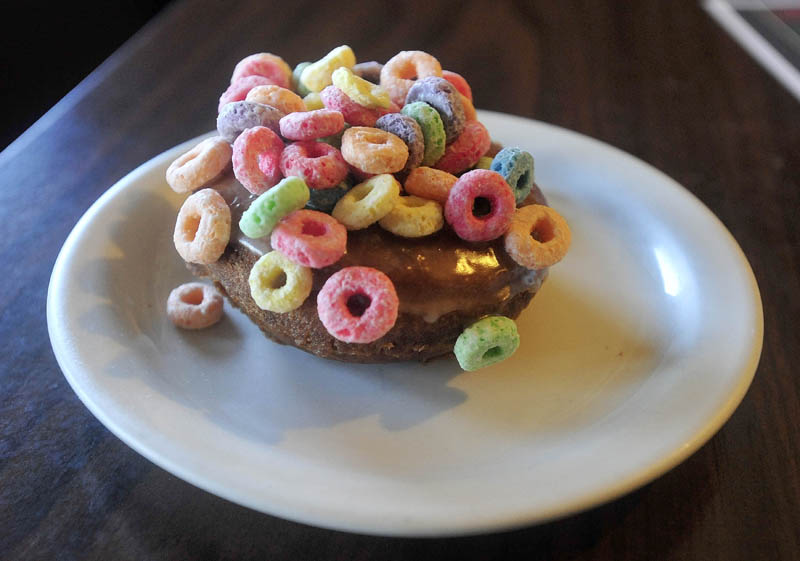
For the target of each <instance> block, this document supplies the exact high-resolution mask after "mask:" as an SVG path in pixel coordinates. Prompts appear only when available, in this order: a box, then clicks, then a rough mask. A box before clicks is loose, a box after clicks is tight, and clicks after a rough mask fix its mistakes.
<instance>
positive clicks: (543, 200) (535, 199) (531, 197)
mask: <svg viewBox="0 0 800 561" xmlns="http://www.w3.org/2000/svg"><path fill="white" fill-rule="evenodd" d="M528 205H547V197H545V196H544V193H542V190H541V189H539V186H538V185H536V182H534V184H533V187H531V192H530V193H528V196H527V197H525V200H524V201H522V203H520V204H519V205H517V206H528Z"/></svg>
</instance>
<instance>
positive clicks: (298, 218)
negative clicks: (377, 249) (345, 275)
mask: <svg viewBox="0 0 800 561" xmlns="http://www.w3.org/2000/svg"><path fill="white" fill-rule="evenodd" d="M270 245H272V248H273V249H277V250H278V251H280V252H281V253H283V254H284V255H285V256H286V257H288V258H289V259H290V260H291V261H294V262H295V263H297V264H298V265H303V266H304V267H311V268H312V269H321V268H322V267H327V266H328V265H333V264H334V263H336V262H337V261H338V260H339V259H340V258H341V257H342V255H344V252H345V249H346V248H347V229H346V228H345V227H344V226H343V225H342V224H340V223H339V221H338V220H336V219H335V218H333V217H331V216H330V215H329V214H325V213H324V212H318V211H316V210H305V209H303V210H296V211H294V212H292V213H291V214H289V215H287V216H285V217H284V218H283V219H282V220H281V221H280V222H278V225H277V226H275V229H274V230H272V237H271V238H270Z"/></svg>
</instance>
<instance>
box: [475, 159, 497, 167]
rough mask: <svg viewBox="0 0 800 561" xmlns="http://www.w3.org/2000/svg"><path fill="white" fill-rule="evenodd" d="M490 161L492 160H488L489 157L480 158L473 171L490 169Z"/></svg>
mask: <svg viewBox="0 0 800 561" xmlns="http://www.w3.org/2000/svg"><path fill="white" fill-rule="evenodd" d="M492 161H494V158H490V157H489V156H481V158H480V159H479V160H478V163H477V164H475V169H490V168H491V167H492Z"/></svg>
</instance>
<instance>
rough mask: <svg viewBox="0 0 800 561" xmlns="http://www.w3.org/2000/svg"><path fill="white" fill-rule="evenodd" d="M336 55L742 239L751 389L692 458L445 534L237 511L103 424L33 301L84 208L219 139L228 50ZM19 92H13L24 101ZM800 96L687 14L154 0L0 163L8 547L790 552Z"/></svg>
mask: <svg viewBox="0 0 800 561" xmlns="http://www.w3.org/2000/svg"><path fill="white" fill-rule="evenodd" d="M342 43H347V44H349V45H351V46H352V47H353V49H354V50H355V51H356V53H357V54H358V56H359V59H361V60H373V59H374V60H379V61H384V60H386V59H387V58H389V57H390V56H392V55H393V54H394V53H396V52H397V51H399V50H403V49H422V50H425V51H428V52H430V53H433V54H434V55H436V56H437V57H438V58H439V59H440V60H441V61H442V63H443V65H444V66H445V67H446V68H449V69H451V70H454V71H456V72H460V73H463V74H464V75H465V76H467V77H468V79H469V81H470V83H471V85H472V88H473V91H474V93H475V98H476V105H478V106H479V107H481V108H485V109H493V110H497V111H503V112H506V113H513V114H516V115H522V116H526V117H533V118H536V119H540V120H543V121H547V122H550V123H554V124H557V125H561V126H564V127H567V128H570V129H573V130H576V131H579V132H581V133H585V134H588V135H591V136H593V137H596V138H598V139H600V140H603V141H605V142H608V143H610V144H612V145H614V146H617V147H619V148H621V149H622V150H625V151H628V152H630V153H631V154H633V155H635V156H637V157H639V158H641V159H643V160H645V161H647V162H649V163H651V164H652V165H654V166H655V167H657V168H659V169H661V170H662V171H664V172H665V173H667V174H668V175H670V176H671V177H673V178H674V179H676V180H677V181H678V182H679V183H681V184H682V185H684V186H685V187H686V188H687V189H688V190H690V191H691V192H692V193H694V194H695V195H697V197H699V198H700V199H701V200H702V201H703V202H704V203H705V204H706V205H707V206H708V207H709V208H710V209H711V210H712V211H713V212H714V213H715V214H716V215H717V216H718V217H719V218H720V219H721V220H722V222H723V223H724V224H725V226H727V228H728V229H729V230H730V231H731V233H732V234H733V235H734V237H735V238H736V239H737V240H738V242H739V244H740V245H741V247H742V249H743V250H744V252H745V254H746V256H747V257H748V259H749V260H750V263H751V265H752V267H753V270H754V272H755V275H756V278H757V280H758V283H759V286H760V290H761V297H762V299H763V304H764V316H765V336H764V348H763V353H762V357H761V363H760V365H759V368H758V371H757V373H756V376H755V380H754V382H753V384H752V386H751V388H750V390H749V392H748V394H747V395H746V397H745V399H744V401H743V402H742V404H741V405H740V406H739V408H738V409H737V411H736V412H735V413H734V415H733V416H732V418H731V419H730V420H729V421H728V423H727V424H726V425H725V426H724V427H723V428H722V430H721V431H720V432H719V433H718V434H717V435H716V436H714V437H713V438H712V439H711V440H710V441H709V442H708V443H707V444H706V445H705V446H703V447H702V448H701V449H700V450H699V451H698V452H697V453H695V454H694V455H693V456H691V457H690V458H689V459H688V460H686V461H685V462H684V463H683V464H681V465H680V466H678V467H677V468H675V469H674V470H672V471H670V472H669V473H667V474H666V475H664V476H663V477H661V478H659V479H657V480H656V481H654V482H652V483H650V484H648V485H646V486H645V487H643V488H641V489H639V490H637V491H635V492H633V493H631V494H629V495H627V496H625V497H622V498H620V499H618V500H615V501H613V502H611V503H609V504H606V505H604V506H600V507H598V508H595V509H592V510H590V511H588V512H584V513H581V514H577V515H574V516H571V517H568V518H566V519H563V520H559V521H554V522H551V523H547V524H543V525H540V526H535V527H530V528H525V529H519V530H514V531H511V532H504V533H497V534H491V535H482V536H472V537H464V538H450V539H400V538H381V537H370V536H361V535H354V534H347V533H342V532H336V531H331V530H324V529H318V528H314V527H310V526H306V525H303V524H298V523H293V522H287V521H285V520H281V519H279V518H275V517H271V516H268V515H264V514H259V513H256V512H253V511H250V510H248V509H246V508H243V507H240V506H237V505H235V504H232V503H229V502H227V501H225V500H223V499H220V498H217V497H215V496H213V495H211V494H208V493H206V492H204V491H200V490H198V489H197V488H195V487H193V486H191V485H189V484H188V483H185V482H183V481H181V480H179V479H177V478H176V477H174V476H172V475H170V474H169V473H167V472H165V471H163V470H162V469H160V468H158V467H156V466H154V465H153V464H151V463H150V462H149V461H147V460H145V459H144V458H143V457H141V456H139V455H138V454H137V453H136V452H134V451H133V450H132V449H130V448H128V447H127V446H126V445H125V444H123V443H122V442H121V441H120V440H118V439H117V438H116V437H115V436H113V435H112V434H111V433H110V432H109V431H108V430H106V429H105V428H104V427H103V426H102V425H101V424H100V423H99V422H98V421H97V420H96V419H95V418H94V417H93V416H92V415H91V414H90V413H89V411H88V410H87V409H86V408H85V407H84V406H83V405H82V403H81V402H80V401H79V400H78V398H77V397H76V396H75V394H74V393H73V392H72V390H71V389H70V387H69V386H68V384H67V382H66V381H65V379H64V377H63V375H62V373H61V371H60V369H59V367H58V365H57V364H56V361H55V358H54V356H53V353H52V350H51V348H50V343H49V340H48V335H47V325H46V321H45V299H46V292H47V284H48V280H49V276H50V272H51V269H52V265H53V262H54V260H55V258H56V255H57V253H58V250H59V248H60V246H61V244H62V242H63V240H64V239H65V238H66V236H67V234H68V233H69V232H70V230H71V229H72V227H73V226H74V224H75V222H76V221H77V220H78V218H79V217H80V216H81V214H82V213H83V212H84V211H85V210H86V209H87V208H88V207H89V206H90V205H91V204H92V202H93V201H94V200H95V199H97V197H98V196H99V195H100V194H101V193H103V192H104V191H105V190H106V189H107V188H108V187H109V186H110V185H112V184H113V183H114V182H115V181H117V180H118V179H119V178H121V177H122V176H123V175H125V174H126V173H127V172H128V171H130V170H131V169H133V168H134V167H136V166H137V165H138V164H140V163H141V162H144V161H146V160H147V159H149V158H150V157H152V156H154V155H156V154H158V153H160V152H162V151H163V150H165V149H167V148H169V147H171V146H173V145H175V144H177V143H179V142H181V141H183V140H186V139H188V138H191V137H193V136H195V135H198V134H200V133H202V132H205V131H207V130H210V129H211V128H213V126H214V118H215V112H216V104H217V99H218V97H219V93H220V91H221V90H222V89H224V87H225V85H226V83H227V81H228V79H229V77H230V73H231V69H232V68H233V66H234V64H235V63H236V61H238V60H239V59H240V58H242V57H243V56H245V55H247V54H250V53H253V52H258V51H263V50H267V51H272V52H276V53H280V54H281V55H282V56H283V57H284V58H285V59H286V60H287V61H289V62H290V63H291V64H295V63H297V62H300V61H303V60H309V59H315V58H318V57H319V56H320V53H324V52H327V51H328V50H329V49H330V48H332V47H333V46H336V45H339V44H342ZM20 95H24V92H22V91H20ZM798 178H800V104H798V103H797V102H796V101H795V100H794V99H793V98H792V97H791V96H790V95H789V94H788V93H786V92H785V91H784V90H783V89H781V87H780V86H779V85H778V84H777V83H776V82H775V81H774V80H773V79H772V78H771V77H770V76H769V75H768V74H767V73H765V72H764V71H763V70H762V69H761V68H760V67H759V66H757V65H756V64H755V63H754V62H753V61H752V60H751V59H750V58H749V57H748V56H747V55H746V54H745V53H744V52H743V51H742V50H741V49H740V48H739V47H738V46H737V45H736V44H735V43H734V42H733V41H732V40H731V39H730V38H729V37H728V36H727V35H725V34H724V33H723V32H722V31H721V30H720V29H719V28H718V27H717V26H716V25H715V24H714V23H713V22H712V20H711V19H710V18H709V17H708V16H707V15H706V14H705V13H704V12H703V11H702V10H701V9H700V8H699V7H698V5H697V4H696V3H695V2H688V1H687V2H668V1H661V2H657V1H647V2H644V1H643V2H620V1H614V0H608V1H604V2H601V1H586V2H576V1H563V2H556V1H552V2H535V3H534V2H529V3H523V2H496V3H483V2H460V1H459V2H456V1H451V2H423V1H410V2H403V3H399V2H394V3H389V4H380V3H375V2H365V1H353V2H348V3H345V4H336V3H316V2H315V3H312V2H305V1H297V2H281V3H278V2H271V1H265V0H245V1H242V2H236V3H233V2H230V3H229V2H217V1H211V0H196V1H194V0H193V1H183V2H178V3H176V4H173V5H171V6H169V7H168V8H167V9H166V10H165V11H164V12H162V13H161V14H160V15H159V16H158V17H157V18H156V19H155V20H153V21H151V22H150V23H149V24H148V25H146V26H145V27H144V28H143V29H142V30H141V31H140V32H139V33H138V34H136V35H135V36H134V37H133V38H132V39H131V40H129V41H128V42H127V43H126V44H124V45H123V46H122V48H121V49H120V50H119V51H117V52H116V53H115V54H114V55H113V56H111V57H110V58H109V59H108V60H106V62H105V63H103V64H102V65H101V66H100V67H99V68H98V69H97V70H96V71H94V72H93V73H92V74H91V75H89V76H88V77H87V78H86V79H85V80H84V81H83V82H82V83H81V84H80V85H79V86H78V87H77V88H76V89H75V90H73V91H72V92H71V93H70V94H69V95H68V96H67V97H65V98H64V99H63V100H62V101H61V102H59V103H58V104H57V105H56V106H55V107H54V108H53V109H52V110H51V111H50V112H49V113H48V114H47V115H45V116H44V117H43V118H42V119H41V120H40V121H39V122H37V123H36V124H35V125H34V126H33V127H32V128H31V129H29V130H28V131H27V132H26V133H25V134H23V135H22V136H21V137H20V138H19V139H17V140H16V141H15V142H14V143H13V144H11V145H10V146H9V147H8V148H7V149H6V150H5V151H4V152H3V153H2V154H0V186H2V188H0V233H1V234H2V235H0V256H1V259H0V263H2V277H3V279H2V288H1V289H0V320H1V323H0V357H2V363H0V368H1V369H2V370H1V371H0V438H1V439H2V440H0V558H1V559H4V560H7V561H16V560H46V559H98V560H107V559H114V560H126V559H131V560H145V559H148V560H149V559H192V560H205V559H248V558H253V559H341V560H344V559H381V560H384V559H385V560H399V559H459V560H461V561H463V560H473V559H474V560H478V559H569V560H601V559H615V560H623V559H625V560H627V559H648V560H656V559H700V560H724V561H734V560H743V561H744V560H747V561H751V560H759V559H770V560H796V559H800V531H798V528H799V527H800V465H798V463H799V462H798V458H800V389H798V388H800V381H798V380H800V378H798V374H797V372H798V369H797V366H796V363H795V362H794V361H795V360H797V357H798V356H800V329H799V328H800V323H798V316H800V304H799V303H800V240H798V233H799V232H800V228H799V227H798V224H799V222H800V221H799V220H798V211H799V210H800V204H799V203H800V200H799V199H800V184H799V181H800V180H799V179H798Z"/></svg>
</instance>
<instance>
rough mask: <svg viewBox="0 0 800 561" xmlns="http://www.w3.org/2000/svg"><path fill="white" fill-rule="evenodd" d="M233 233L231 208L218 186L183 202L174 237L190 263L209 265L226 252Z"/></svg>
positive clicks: (202, 191)
mask: <svg viewBox="0 0 800 561" xmlns="http://www.w3.org/2000/svg"><path fill="white" fill-rule="evenodd" d="M230 236H231V209H230V208H229V207H228V203H226V202H225V199H223V198H222V195H220V194H219V193H217V192H216V191H215V190H214V189H201V190H200V191H197V192H196V193H194V194H192V195H189V198H187V199H186V200H185V201H184V202H183V206H181V209H180V211H178V219H177V221H176V222H175V232H174V234H173V236H172V240H173V241H174V242H175V249H177V250H178V253H179V254H180V256H181V257H182V258H183V260H184V261H186V262H187V263H200V264H202V265H207V264H209V263H214V262H215V261H216V260H217V259H219V258H220V256H221V255H222V254H223V253H224V251H225V247H226V246H227V245H228V240H229V239H230Z"/></svg>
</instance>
